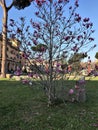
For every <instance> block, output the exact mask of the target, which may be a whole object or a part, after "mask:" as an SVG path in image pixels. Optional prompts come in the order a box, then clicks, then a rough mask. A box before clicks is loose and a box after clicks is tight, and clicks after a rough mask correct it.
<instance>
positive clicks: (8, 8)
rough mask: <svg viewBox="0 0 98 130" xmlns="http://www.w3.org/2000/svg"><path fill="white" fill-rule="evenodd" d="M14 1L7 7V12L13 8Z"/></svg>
mask: <svg viewBox="0 0 98 130" xmlns="http://www.w3.org/2000/svg"><path fill="white" fill-rule="evenodd" d="M13 4H14V1H13V2H12V3H11V5H10V6H9V7H7V10H10V9H11V8H12V7H13Z"/></svg>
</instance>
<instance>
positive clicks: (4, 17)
mask: <svg viewBox="0 0 98 130" xmlns="http://www.w3.org/2000/svg"><path fill="white" fill-rule="evenodd" d="M3 13H4V14H3V21H2V22H3V32H2V35H3V40H2V63H1V65H2V67H1V77H2V78H6V65H7V64H6V48H7V18H8V11H7V8H6V7H3Z"/></svg>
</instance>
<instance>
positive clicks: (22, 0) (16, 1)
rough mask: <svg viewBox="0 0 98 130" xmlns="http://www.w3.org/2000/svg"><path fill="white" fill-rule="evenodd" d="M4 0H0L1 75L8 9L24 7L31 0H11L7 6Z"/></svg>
mask: <svg viewBox="0 0 98 130" xmlns="http://www.w3.org/2000/svg"><path fill="white" fill-rule="evenodd" d="M6 3H7V2H6V0H0V6H1V7H2V9H3V20H2V25H3V29H2V37H3V38H2V67H1V76H2V77H3V78H5V77H6V46H7V45H6V44H7V21H8V11H9V10H10V9H11V8H12V7H13V6H15V7H16V8H17V9H24V8H25V7H27V6H29V5H30V3H31V0H12V3H11V4H10V5H9V6H8V7H7V4H6Z"/></svg>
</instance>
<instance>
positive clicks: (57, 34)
mask: <svg viewBox="0 0 98 130" xmlns="http://www.w3.org/2000/svg"><path fill="white" fill-rule="evenodd" d="M68 3H69V0H47V1H46V0H36V3H35V2H34V5H35V7H36V12H35V17H36V21H34V20H32V19H31V25H32V27H33V34H32V35H31V36H30V37H29V39H30V40H31V41H27V42H24V41H26V40H25V38H26V36H25V35H24V34H25V33H24V34H23V30H22V28H21V27H22V26H21V27H19V29H18V30H20V32H22V33H20V34H21V36H22V37H21V36H20V38H22V41H23V43H25V46H24V47H25V48H24V50H26V47H27V51H24V54H23V56H24V57H25V58H26V59H28V60H29V64H28V65H30V67H31V70H32V74H30V75H31V76H32V78H35V77H38V78H40V79H41V81H42V82H40V83H41V84H42V85H43V86H44V89H45V91H46V94H47V97H48V105H51V104H52V102H53V101H54V100H55V98H56V95H55V88H57V86H58V85H57V82H55V81H56V80H57V79H58V78H59V76H61V77H60V78H62V77H63V76H65V73H66V65H64V66H63V67H62V61H67V60H68V58H69V57H70V55H71V54H73V55H74V54H77V53H80V54H81V53H82V52H83V49H84V48H86V49H84V54H86V53H87V52H88V51H89V50H90V49H91V48H93V47H95V45H91V46H90V42H92V41H93V40H94V38H92V36H91V35H92V33H94V31H93V29H92V27H93V24H92V23H91V22H90V19H89V18H81V16H80V15H79V14H77V13H76V9H77V8H78V6H79V4H78V0H76V1H75V3H74V6H73V7H72V6H69V7H68V6H66V5H67V4H68ZM66 7H68V8H69V9H66ZM66 12H67V13H66ZM68 12H69V14H68ZM12 23H13V22H12ZM16 30H17V29H16ZM18 38H19V37H18ZM30 43H31V45H32V44H33V45H32V47H31V48H30V47H28V45H29V44H30ZM87 45H89V46H88V47H87ZM28 49H29V50H28ZM30 75H29V76H30ZM38 83H39V82H38Z"/></svg>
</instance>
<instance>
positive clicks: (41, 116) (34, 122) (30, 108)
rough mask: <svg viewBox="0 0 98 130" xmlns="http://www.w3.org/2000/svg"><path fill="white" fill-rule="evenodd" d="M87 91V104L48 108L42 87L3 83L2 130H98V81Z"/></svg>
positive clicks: (0, 102) (90, 83)
mask: <svg viewBox="0 0 98 130" xmlns="http://www.w3.org/2000/svg"><path fill="white" fill-rule="evenodd" d="M68 82H70V83H72V84H73V82H75V81H71V80H70V81H68ZM86 90H87V101H86V102H85V103H68V102H66V103H61V104H58V105H55V106H51V107H50V108H48V107H47V99H46V97H45V95H44V92H43V91H42V89H41V88H40V86H33V87H32V88H31V87H28V86H25V85H23V84H22V83H20V82H19V81H14V80H0V130H98V81H97V80H92V81H87V83H86Z"/></svg>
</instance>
